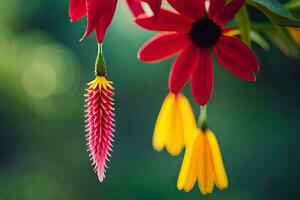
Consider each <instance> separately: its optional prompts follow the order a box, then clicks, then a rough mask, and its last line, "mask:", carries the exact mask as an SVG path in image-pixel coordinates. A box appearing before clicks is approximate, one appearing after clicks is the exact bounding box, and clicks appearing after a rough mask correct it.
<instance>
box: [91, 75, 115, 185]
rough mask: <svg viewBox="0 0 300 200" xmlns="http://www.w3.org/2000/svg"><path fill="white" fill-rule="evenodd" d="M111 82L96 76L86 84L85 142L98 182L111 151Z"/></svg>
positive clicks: (102, 178) (112, 122)
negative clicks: (86, 142)
mask: <svg viewBox="0 0 300 200" xmlns="http://www.w3.org/2000/svg"><path fill="white" fill-rule="evenodd" d="M113 89H114V88H113V87H112V82H110V81H108V80H107V79H106V78H105V77H104V76H97V77H96V79H95V80H93V81H92V82H90V83H89V84H88V89H87V95H86V107H87V110H86V112H87V114H86V117H87V120H86V127H87V135H86V138H87V141H88V148H89V151H90V156H91V159H92V161H93V165H94V166H95V168H94V170H95V172H96V173H97V175H98V178H99V180H100V182H102V181H103V180H104V178H105V169H106V168H107V161H109V157H110V152H111V151H112V147H113V145H112V142H113V137H114V135H113V132H114V128H113V127H114V126H115V125H114V119H113V117H114V108H113V105H114V103H113V99H112V96H113V95H114V93H113Z"/></svg>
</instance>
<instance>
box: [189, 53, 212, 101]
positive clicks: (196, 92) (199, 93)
mask: <svg viewBox="0 0 300 200" xmlns="http://www.w3.org/2000/svg"><path fill="white" fill-rule="evenodd" d="M213 85H214V63H213V60H212V56H211V53H210V51H209V49H200V50H199V62H198V64H197V67H196V70H195V71H194V73H193V75H192V93H193V96H194V98H195V100H196V101H197V102H198V103H199V104H200V105H202V106H204V105H206V104H207V102H208V101H209V99H210V97H211V95H212V91H213Z"/></svg>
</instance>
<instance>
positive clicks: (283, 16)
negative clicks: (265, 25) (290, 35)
mask: <svg viewBox="0 0 300 200" xmlns="http://www.w3.org/2000/svg"><path fill="white" fill-rule="evenodd" d="M247 3H248V4H249V5H252V6H254V7H256V8H257V9H259V10H260V11H262V12H263V13H264V14H265V15H266V16H267V17H268V18H269V19H270V20H271V21H272V22H273V23H275V24H278V25H282V26H294V27H300V20H299V19H296V18H295V17H294V16H293V15H292V14H291V13H290V12H289V11H288V10H286V9H285V8H284V7H283V6H282V5H281V4H280V3H278V1H277V0H247Z"/></svg>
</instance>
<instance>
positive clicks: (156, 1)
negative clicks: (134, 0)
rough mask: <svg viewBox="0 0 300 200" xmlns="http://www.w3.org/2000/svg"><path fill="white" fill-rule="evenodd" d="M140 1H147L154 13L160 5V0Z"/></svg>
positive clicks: (145, 0)
mask: <svg viewBox="0 0 300 200" xmlns="http://www.w3.org/2000/svg"><path fill="white" fill-rule="evenodd" d="M141 1H143V2H146V3H148V4H149V6H150V8H151V9H152V11H153V13H154V14H155V15H157V14H158V13H159V10H160V7H161V0H141Z"/></svg>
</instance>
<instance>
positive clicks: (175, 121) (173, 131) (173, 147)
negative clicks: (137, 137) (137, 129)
mask: <svg viewBox="0 0 300 200" xmlns="http://www.w3.org/2000/svg"><path fill="white" fill-rule="evenodd" d="M196 128H197V124H196V121H195V117H194V114H193V111H192V108H191V105H190V103H189V101H188V99H187V98H186V97H185V96H184V95H182V94H176V95H175V94H173V93H169V94H168V95H167V97H166V98H165V100H164V103H163V105H162V107H161V110H160V112H159V115H158V117H157V120H156V124H155V128H154V134H153V141H152V143H153V147H154V149H155V150H156V151H162V150H163V149H164V147H166V149H167V151H168V152H169V153H170V154H171V155H173V156H176V155H178V154H179V153H180V152H181V150H182V149H183V148H184V146H185V144H186V143H187V142H188V141H189V140H190V138H192V133H194V131H193V130H195V129H196Z"/></svg>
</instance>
